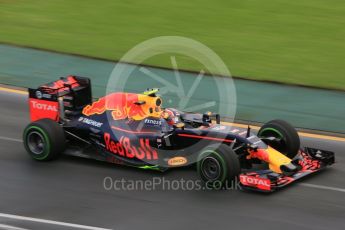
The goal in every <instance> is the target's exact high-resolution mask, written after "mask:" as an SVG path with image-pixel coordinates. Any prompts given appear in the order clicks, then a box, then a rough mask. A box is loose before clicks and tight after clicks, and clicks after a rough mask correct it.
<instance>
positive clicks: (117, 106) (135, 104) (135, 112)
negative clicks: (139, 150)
mask: <svg viewBox="0 0 345 230" xmlns="http://www.w3.org/2000/svg"><path fill="white" fill-rule="evenodd" d="M154 99H156V98H155V97H148V96H146V95H141V94H134V93H112V94H109V95H107V96H105V97H102V98H100V99H99V100H98V101H96V102H94V103H92V104H91V105H88V106H86V107H85V108H84V109H83V112H82V113H83V114H84V115H86V116H91V115H94V114H103V113H104V112H105V111H107V110H109V111H112V112H111V115H112V118H113V119H114V120H122V119H126V118H129V119H134V120H142V119H144V118H146V117H148V116H160V112H161V111H160V107H159V108H158V109H157V106H156V104H154V103H155V102H156V101H155V100H154ZM156 113H159V114H156Z"/></svg>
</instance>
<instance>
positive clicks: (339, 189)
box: [299, 183, 345, 192]
mask: <svg viewBox="0 0 345 230" xmlns="http://www.w3.org/2000/svg"><path fill="white" fill-rule="evenodd" d="M299 185H301V186H304V187H309V188H318V189H324V190H331V191H337V192H345V189H344V188H336V187H329V186H323V185H317V184H307V183H300V184H299Z"/></svg>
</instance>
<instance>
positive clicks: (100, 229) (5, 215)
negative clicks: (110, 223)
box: [0, 213, 111, 230]
mask: <svg viewBox="0 0 345 230" xmlns="http://www.w3.org/2000/svg"><path fill="white" fill-rule="evenodd" d="M0 217H3V218H8V219H15V220H22V221H31V222H37V223H43V224H52V225H59V226H65V227H69V228H78V229H87V230H111V229H109V228H98V227H92V226H86V225H80V224H71V223H66V222H59V221H53V220H44V219H38V218H31V217H26V216H17V215H10V214H5V213H0ZM0 226H1V225H0Z"/></svg>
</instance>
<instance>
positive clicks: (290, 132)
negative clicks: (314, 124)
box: [258, 120, 301, 159]
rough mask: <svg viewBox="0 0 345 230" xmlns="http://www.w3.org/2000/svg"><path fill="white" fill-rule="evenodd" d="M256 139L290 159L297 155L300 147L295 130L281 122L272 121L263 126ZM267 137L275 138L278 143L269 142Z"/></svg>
mask: <svg viewBox="0 0 345 230" xmlns="http://www.w3.org/2000/svg"><path fill="white" fill-rule="evenodd" d="M258 137H259V138H262V139H263V141H264V142H265V143H266V144H268V145H270V146H271V147H273V148H275V149H276V150H278V151H279V152H281V153H283V154H284V155H286V156H287V157H289V158H290V159H292V158H294V157H295V156H296V155H297V154H298V151H299V149H300V145H301V142H300V139H299V136H298V133H297V131H296V129H295V128H294V127H293V126H292V125H290V124H289V123H288V122H286V121H283V120H273V121H270V122H268V123H266V124H265V125H263V126H262V127H261V129H260V130H259V132H258ZM269 137H274V138H277V140H279V141H269V140H267V138H269Z"/></svg>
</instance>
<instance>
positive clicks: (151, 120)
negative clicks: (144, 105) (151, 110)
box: [144, 119, 162, 126]
mask: <svg viewBox="0 0 345 230" xmlns="http://www.w3.org/2000/svg"><path fill="white" fill-rule="evenodd" d="M144 123H145V124H149V125H158V126H159V125H162V121H160V120H153V119H145V121H144Z"/></svg>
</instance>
